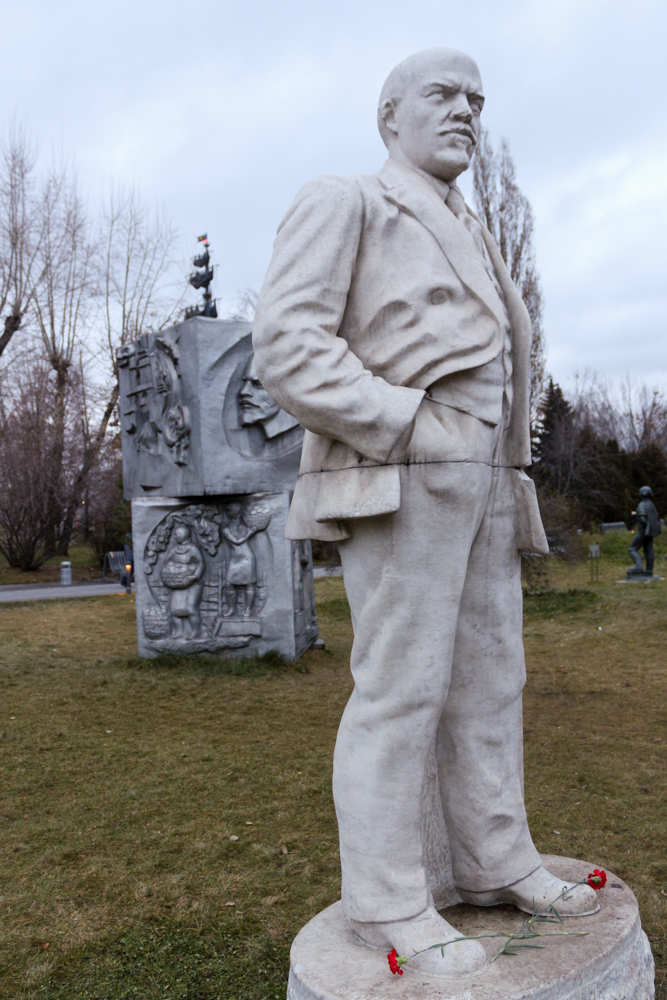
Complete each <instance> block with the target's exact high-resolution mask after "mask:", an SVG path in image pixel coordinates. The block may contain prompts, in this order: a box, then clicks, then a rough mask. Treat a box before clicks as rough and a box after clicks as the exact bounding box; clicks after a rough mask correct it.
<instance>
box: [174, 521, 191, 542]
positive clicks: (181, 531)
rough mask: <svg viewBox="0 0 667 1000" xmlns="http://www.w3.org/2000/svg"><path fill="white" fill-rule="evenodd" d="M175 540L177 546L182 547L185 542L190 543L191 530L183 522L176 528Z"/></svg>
mask: <svg viewBox="0 0 667 1000" xmlns="http://www.w3.org/2000/svg"><path fill="white" fill-rule="evenodd" d="M174 539H175V541H176V544H177V545H182V544H183V542H189V541H190V529H189V528H188V526H187V524H183V522H182V521H179V523H178V524H177V525H176V526H175V527H174Z"/></svg>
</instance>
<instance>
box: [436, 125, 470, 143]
mask: <svg viewBox="0 0 667 1000" xmlns="http://www.w3.org/2000/svg"><path fill="white" fill-rule="evenodd" d="M451 132H453V133H454V134H455V135H464V136H465V137H466V139H470V141H471V142H472V144H473V146H476V145H477V139H476V138H475V133H474V132H473V131H472V129H469V128H465V127H462V128H443V129H440V131H439V132H438V135H449V134H450V133H451Z"/></svg>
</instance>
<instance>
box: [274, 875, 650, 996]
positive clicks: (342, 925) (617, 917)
mask: <svg viewBox="0 0 667 1000" xmlns="http://www.w3.org/2000/svg"><path fill="white" fill-rule="evenodd" d="M543 861H544V865H545V866H546V867H547V868H548V869H549V870H550V871H551V872H553V873H554V875H557V876H559V877H560V878H563V879H566V880H569V881H579V880H581V879H583V878H586V876H587V874H588V872H590V871H592V870H593V867H594V866H593V865H592V864H588V863H586V862H583V861H574V860H572V859H570V858H559V857H552V856H545V857H543ZM607 875H608V882H607V885H606V887H605V888H604V889H602V890H600V891H599V892H598V900H599V902H600V904H601V909H600V912H599V913H597V914H595V915H594V916H592V917H581V918H578V919H575V918H573V919H568V920H565V921H563V923H562V924H558V923H557V922H556V923H555V924H554V926H553V930H565V931H587V932H588V934H587V935H586V937H551V938H546V939H544V940H542V941H531V942H530V943H531V944H542V945H543V948H542V949H541V950H538V951H533V950H530V949H526V950H520V951H519V952H518V954H517V956H516V957H514V958H512V957H507V956H501V957H500V958H498V959H497V960H496V961H495V962H494V963H493V964H492V965H490V966H489V967H488V968H487V969H486V970H485V971H483V972H482V973H480V974H478V975H475V976H471V977H467V978H461V979H444V978H443V979H434V978H429V977H426V976H423V975H419V974H416V973H411V972H410V971H409V967H406V969H405V972H404V975H402V976H392V975H391V973H390V971H389V966H388V964H387V958H386V955H385V953H384V951H376V950H374V949H372V948H368V947H365V946H364V945H362V944H360V943H359V942H358V941H356V940H355V938H354V937H353V935H352V932H351V930H350V929H349V926H348V924H347V921H346V920H345V918H344V916H343V912H342V909H341V904H340V903H335V904H334V905H333V906H330V907H329V908H328V909H326V910H323V911H322V913H319V914H318V915H317V916H316V917H314V918H313V919H312V920H311V921H310V923H308V924H306V926H305V927H304V928H303V930H302V931H300V933H299V934H298V935H297V937H296V938H295V940H294V943H293V945H292V951H291V956H290V958H291V961H290V977H289V986H288V989H287V1000H436V998H437V1000H652V998H653V997H654V995H655V990H654V965H653V956H652V955H651V949H650V946H649V943H648V939H647V937H646V935H645V934H644V932H643V931H642V928H641V923H640V920H639V911H638V908H637V901H636V899H635V897H634V895H633V894H632V892H631V891H630V889H629V888H628V886H627V885H625V884H624V883H623V882H622V881H621V880H620V879H619V878H617V876H615V875H612V874H610V873H609V872H608V873H607ZM442 912H443V915H444V916H445V918H446V919H447V920H448V921H449V922H450V923H451V924H453V926H454V927H456V928H457V930H460V931H461V933H462V934H467V935H473V934H480V933H484V932H486V933H493V932H494V931H509V932H511V931H513V930H517V929H518V928H519V926H520V925H521V922H522V919H523V917H522V914H521V913H520V912H519V911H518V910H516V909H515V908H514V907H510V906H495V907H490V908H488V909H482V908H481V907H474V906H466V905H463V904H460V905H458V906H453V907H450V908H449V909H447V910H445V911H442ZM543 926H544V925H543ZM549 929H551V928H549ZM481 943H482V944H483V945H484V946H485V948H486V950H487V953H488V955H489V957H490V958H491V957H492V956H493V955H494V954H495V952H496V951H497V950H498V949H499V948H500V947H501V945H502V943H503V941H502V939H501V938H490V939H489V938H487V939H485V940H483V941H482V942H481Z"/></svg>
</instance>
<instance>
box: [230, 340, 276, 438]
mask: <svg viewBox="0 0 667 1000" xmlns="http://www.w3.org/2000/svg"><path fill="white" fill-rule="evenodd" d="M279 410H280V407H279V406H278V404H277V403H276V402H275V400H273V399H271V397H270V396H269V394H268V392H267V391H266V389H265V388H264V386H263V385H262V383H261V382H260V380H259V379H258V378H257V372H256V370H255V358H254V356H253V355H252V354H251V355H250V357H249V358H248V361H247V363H246V366H245V368H244V369H243V377H242V380H241V388H240V389H239V420H240V424H241V427H249V426H250V425H251V424H261V423H262V422H263V421H264V420H269V419H270V418H271V417H275V416H276V414H277V413H278V412H279Z"/></svg>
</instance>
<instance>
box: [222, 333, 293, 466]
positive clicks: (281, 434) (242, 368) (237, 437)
mask: <svg viewBox="0 0 667 1000" xmlns="http://www.w3.org/2000/svg"><path fill="white" fill-rule="evenodd" d="M209 377H211V378H219V379H220V383H221V384H222V385H223V386H224V387H225V388H224V401H223V404H222V426H223V430H224V433H225V438H226V439H227V443H228V444H229V446H230V447H231V448H232V449H233V450H234V451H235V452H237V453H238V454H240V455H243V457H244V458H249V459H253V460H259V461H261V462H274V461H278V460H280V459H282V458H285V457H286V456H287V455H291V454H293V453H294V452H298V450H299V448H300V447H301V443H302V441H303V428H302V427H301V426H300V424H299V421H298V420H297V419H296V418H295V417H293V416H292V415H291V414H289V413H287V412H286V411H285V410H283V409H281V407H280V405H279V404H278V403H277V402H276V401H275V399H273V397H272V396H271V395H269V393H268V392H267V391H266V389H265V387H264V386H263V385H262V382H261V380H260V378H259V376H258V374H257V370H256V368H255V359H254V356H253V353H252V344H251V339H250V335H248V336H247V337H243V338H242V339H241V340H239V341H238V342H237V343H236V344H234V346H233V347H231V348H230V349H229V350H228V351H226V352H225V353H224V354H223V355H222V356H221V357H220V358H218V359H217V361H216V362H215V364H214V365H212V366H211V369H210V370H209Z"/></svg>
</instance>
